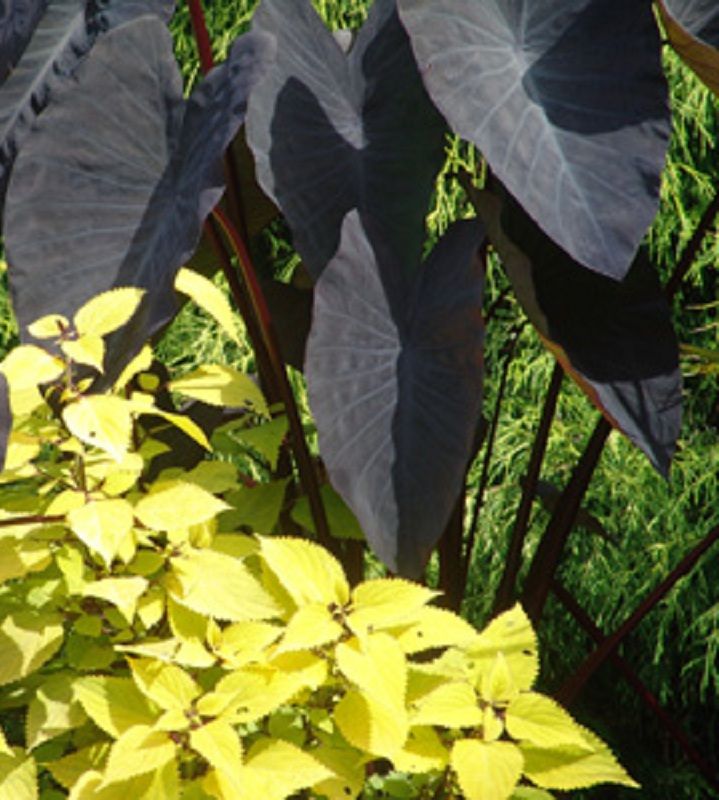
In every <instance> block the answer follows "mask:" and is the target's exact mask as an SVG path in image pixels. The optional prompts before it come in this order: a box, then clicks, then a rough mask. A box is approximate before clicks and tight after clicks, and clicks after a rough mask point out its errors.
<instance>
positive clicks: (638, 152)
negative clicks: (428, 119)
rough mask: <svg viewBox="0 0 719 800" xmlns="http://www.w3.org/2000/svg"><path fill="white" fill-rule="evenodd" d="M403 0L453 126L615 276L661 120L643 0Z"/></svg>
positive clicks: (660, 80)
mask: <svg viewBox="0 0 719 800" xmlns="http://www.w3.org/2000/svg"><path fill="white" fill-rule="evenodd" d="M398 5H399V10H400V16H401V18H402V21H403V22H404V24H405V25H406V26H407V29H408V31H409V33H410V38H411V40H412V46H413V48H414V51H415V55H416V56H417V61H418V63H419V66H420V70H421V71H422V76H423V78H424V80H425V83H426V85H427V88H428V89H429V92H430V94H431V96H432V99H433V100H434V102H435V103H436V104H437V106H438V108H439V109H440V110H441V111H442V112H443V114H444V115H445V117H446V118H447V120H448V121H449V123H450V125H451V126H452V128H453V129H454V131H455V133H458V134H459V135H460V136H462V137H463V138H465V139H467V140H469V141H471V142H473V143H474V144H475V145H477V147H479V149H480V150H481V151H482V153H483V154H484V156H486V158H487V160H488V161H489V164H490V166H491V167H492V170H493V172H494V173H495V174H496V176H497V177H498V178H499V179H500V180H501V181H502V182H503V183H504V184H505V185H506V186H507V188H508V189H509V191H510V192H511V193H512V194H513V195H514V196H515V197H517V198H520V199H521V202H522V205H523V206H524V208H526V210H527V212H528V213H529V214H530V215H531V216H532V218H533V219H535V220H536V221H537V223H538V224H539V225H540V226H541V227H542V229H543V230H544V231H546V232H547V233H548V234H549V235H550V236H551V237H552V238H553V239H554V240H555V241H556V242H557V243H558V244H559V245H561V246H562V247H563V248H564V249H565V250H566V251H567V252H569V253H570V254H571V255H572V256H573V257H574V258H575V259H576V260H577V261H579V262H580V263H582V264H583V265H584V266H586V267H588V268H589V269H592V270H596V271H597V272H599V273H601V274H603V275H609V276H611V277H613V278H616V279H619V278H622V277H623V276H624V275H625V274H626V271H627V269H628V268H629V265H630V263H631V261H632V258H633V257H634V254H635V252H636V250H637V247H638V246H639V243H640V241H641V240H642V237H643V236H644V233H645V232H646V229H647V227H648V226H649V224H650V223H651V221H652V219H653V218H654V216H655V214H656V211H657V206H658V201H659V176H660V173H661V171H662V169H663V167H664V156H665V152H666V148H667V143H668V141H669V132H670V115H669V108H668V104H667V87H666V82H665V80H664V75H663V72H662V64H661V43H660V39H659V32H658V30H657V26H656V24H655V21H654V16H653V14H652V8H651V4H650V3H649V2H633V3H631V4H630V5H627V3H626V2H625V0H604V1H603V2H596V0H563V2H562V3H557V2H556V0H514V1H513V2H507V1H506V0H398Z"/></svg>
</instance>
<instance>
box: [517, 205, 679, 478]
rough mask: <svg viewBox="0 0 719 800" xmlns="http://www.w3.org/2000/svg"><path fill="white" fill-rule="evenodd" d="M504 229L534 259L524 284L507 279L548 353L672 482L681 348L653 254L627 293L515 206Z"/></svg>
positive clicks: (634, 270) (640, 264)
mask: <svg viewBox="0 0 719 800" xmlns="http://www.w3.org/2000/svg"><path fill="white" fill-rule="evenodd" d="M502 225H503V228H504V231H505V232H506V234H507V236H508V238H509V239H510V240H511V241H512V242H514V243H515V244H516V245H517V246H518V247H519V246H521V249H522V251H523V252H524V253H526V255H527V256H528V257H529V261H528V262H526V263H525V266H524V267H522V266H519V269H524V270H526V271H528V272H529V275H526V274H525V275H524V279H522V276H521V275H519V276H518V275H517V273H516V267H515V272H514V274H513V270H512V268H511V266H510V268H509V269H508V272H509V274H510V278H511V279H512V284H513V286H514V288H515V291H516V292H517V296H518V298H519V300H520V302H521V303H522V304H523V306H524V307H525V310H527V312H528V316H529V317H530V319H531V321H532V322H533V323H534V325H535V326H536V327H537V329H538V331H539V333H540V334H541V335H542V337H543V338H544V340H545V343H546V344H547V345H548V347H549V348H550V350H552V351H553V352H554V354H555V355H556V356H557V357H558V358H559V360H560V362H561V363H562V366H563V367H564V368H565V370H566V371H567V372H568V373H569V375H570V377H572V379H573V380H574V381H575V382H576V383H577V384H578V385H579V386H580V388H581V389H582V390H583V391H584V392H585V393H586V394H587V395H588V396H589V398H590V400H592V402H593V403H594V404H595V405H596V406H597V407H598V408H599V409H600V411H602V413H603V414H604V415H605V416H606V417H607V418H608V419H609V421H610V422H611V423H612V424H613V425H614V426H615V427H616V428H618V429H619V430H621V431H622V432H623V433H625V434H626V435H627V436H628V437H629V439H631V441H632V442H634V444H636V445H637V447H639V448H640V449H641V450H642V451H643V452H644V453H645V454H646V455H647V457H648V458H649V460H650V461H651V463H652V464H653V466H654V467H655V468H656V469H657V470H658V471H659V472H660V473H661V474H663V475H665V476H666V475H667V474H668V472H669V466H670V463H671V459H672V456H673V454H674V450H675V448H676V441H677V438H678V436H679V428H680V424H681V408H682V406H681V404H682V380H681V372H680V370H679V345H678V342H677V338H676V334H675V333H674V329H673V327H672V324H671V309H670V306H669V303H668V302H667V300H666V298H665V296H664V293H663V291H662V288H661V286H660V283H659V279H658V277H657V275H656V273H655V271H654V269H653V267H652V265H651V263H650V262H649V259H648V257H647V255H646V252H645V251H644V250H640V252H639V253H638V255H637V256H636V258H635V259H634V261H633V263H632V266H631V268H630V270H629V273H628V274H627V276H626V277H625V278H624V280H623V281H622V282H620V283H618V282H616V281H613V280H611V279H609V278H606V277H604V276H602V275H597V274H595V273H592V272H589V271H587V270H584V269H582V268H581V266H580V265H579V264H577V263H576V262H575V261H574V260H573V259H572V258H571V257H570V256H568V255H567V254H566V253H564V252H563V251H562V250H561V249H560V248H558V247H557V246H556V245H555V244H554V243H553V242H552V241H551V240H550V239H549V238H548V237H547V236H546V235H545V234H544V233H543V232H542V231H541V230H540V229H539V228H538V227H537V226H536V225H535V224H534V223H533V222H532V220H531V219H530V218H529V217H528V215H527V214H526V213H525V212H524V211H523V210H522V209H521V207H520V206H519V205H518V204H517V203H516V202H515V201H513V200H512V198H510V197H507V198H506V202H505V205H504V209H503V212H502ZM530 262H531V263H530ZM518 278H519V279H518Z"/></svg>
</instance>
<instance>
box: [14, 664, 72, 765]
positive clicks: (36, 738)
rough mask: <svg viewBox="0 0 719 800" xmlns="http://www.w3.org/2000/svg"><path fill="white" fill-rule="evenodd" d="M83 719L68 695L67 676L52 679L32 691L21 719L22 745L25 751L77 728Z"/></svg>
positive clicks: (54, 676) (68, 683) (70, 687)
mask: <svg viewBox="0 0 719 800" xmlns="http://www.w3.org/2000/svg"><path fill="white" fill-rule="evenodd" d="M86 719H87V716H86V715H85V712H84V711H83V709H82V707H81V706H80V704H79V703H78V702H77V699H76V698H75V696H74V694H73V691H72V678H71V676H70V675H68V674H59V675H53V676H52V677H50V678H48V680H46V681H45V682H44V683H43V684H42V686H41V687H40V688H39V689H38V690H37V691H36V693H35V695H34V696H33V698H32V700H31V701H30V704H29V706H28V711H27V717H26V719H25V741H26V743H27V747H28V749H29V750H32V749H33V748H35V747H37V746H38V745H40V744H42V743H43V742H45V741H47V740H48V739H52V738H53V737H55V736H58V735H60V734H61V733H65V731H68V730H71V729H72V728H77V727H78V726H79V725H82V723H83V722H84V721H85V720H86Z"/></svg>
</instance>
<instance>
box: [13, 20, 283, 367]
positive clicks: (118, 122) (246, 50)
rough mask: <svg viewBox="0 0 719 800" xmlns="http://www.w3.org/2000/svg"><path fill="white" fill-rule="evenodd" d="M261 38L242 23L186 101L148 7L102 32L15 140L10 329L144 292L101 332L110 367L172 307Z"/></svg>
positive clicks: (261, 52)
mask: <svg viewBox="0 0 719 800" xmlns="http://www.w3.org/2000/svg"><path fill="white" fill-rule="evenodd" d="M269 47H270V43H269V41H268V40H267V39H266V38H265V37H260V36H257V35H246V36H243V37H240V38H239V39H238V40H237V41H236V43H235V45H234V46H233V47H232V50H231V52H230V55H229V56H228V59H227V61H226V62H224V63H223V64H222V65H221V66H219V67H218V68H216V69H215V70H213V71H212V72H211V73H210V74H209V75H208V76H207V78H206V79H205V80H203V81H202V82H201V83H200V84H199V86H198V87H197V89H196V90H195V91H194V92H193V94H192V95H191V97H190V99H189V100H188V101H187V102H184V101H183V98H182V83H181V78H180V74H179V70H178V68H177V64H176V62H175V59H174V55H173V51H172V39H171V36H170V34H169V32H168V31H167V29H166V27H165V25H164V24H163V23H162V22H161V20H160V19H159V18H157V17H153V16H143V17H140V18H138V19H136V20H133V21H131V22H129V23H127V24H125V25H121V26H119V27H118V28H115V29H114V30H112V31H110V32H109V33H108V34H106V35H105V36H103V37H102V38H101V39H100V40H99V41H98V42H97V44H96V45H95V47H94V48H93V50H92V52H91V53H90V55H89V56H88V58H87V59H86V60H85V61H84V62H83V63H82V64H81V65H80V67H79V68H78V69H77V71H76V74H75V76H74V80H73V81H72V83H69V82H68V83H67V84H66V85H65V86H63V87H62V91H61V92H60V91H58V93H57V96H56V97H55V98H54V99H53V102H52V103H51V105H50V106H49V108H48V109H47V110H46V111H45V112H44V113H43V115H42V117H41V118H40V119H39V120H38V123H37V127H36V129H35V130H34V131H33V134H32V136H31V137H30V138H29V139H28V141H27V143H26V145H25V146H24V147H23V150H22V151H21V153H20V155H19V157H18V159H17V163H16V166H15V170H14V172H13V177H12V180H11V183H10V187H9V191H8V204H7V219H6V230H5V236H6V246H7V252H8V262H9V264H10V273H9V274H10V280H11V289H12V297H13V302H14V306H15V312H16V315H17V317H18V322H19V324H20V329H21V336H22V337H23V338H25V339H27V333H26V331H25V328H26V326H27V325H28V324H29V323H30V322H32V321H33V320H35V319H37V318H39V317H41V316H43V315H45V314H48V313H51V312H56V313H61V314H64V315H65V316H67V317H70V316H72V315H73V313H74V312H75V310H76V309H77V308H78V307H79V306H81V305H82V304H83V303H84V302H85V301H87V300H88V299H89V298H90V297H92V296H94V295H96V294H98V293H99V292H101V291H105V290H107V289H109V288H111V287H114V286H129V285H131V286H138V287H142V288H146V289H149V290H150V291H149V292H148V294H147V295H146V297H145V299H144V300H143V302H142V304H141V306H140V309H139V311H138V313H137V314H136V315H135V316H134V317H133V319H132V320H131V321H130V323H129V324H128V326H127V327H126V328H125V329H123V331H122V332H121V333H118V334H117V335H114V336H113V337H111V339H110V341H109V343H108V352H107V359H106V379H107V380H108V381H111V380H113V379H114V377H116V376H117V375H118V373H119V371H120V370H121V369H122V367H123V366H124V364H125V363H127V361H129V359H130V358H131V357H132V356H133V355H134V354H135V353H136V352H137V351H138V350H139V348H140V347H141V345H142V344H143V343H144V341H145V340H146V339H147V338H148V337H149V336H150V335H152V334H153V333H154V332H156V331H157V330H159V329H160V328H161V327H162V325H164V324H165V323H167V322H168V321H169V320H170V319H171V318H172V316H173V314H174V311H175V301H174V292H173V283H174V278H175V274H176V272H177V270H178V269H179V267H180V266H181V265H182V264H183V263H184V262H185V261H186V260H187V259H188V258H189V256H190V255H191V254H192V251H193V250H194V247H195V246H196V244H197V241H198V239H199V236H200V232H201V226H202V223H203V221H204V219H205V217H206V216H207V215H208V214H209V213H210V211H211V210H212V208H213V207H214V205H215V204H216V202H217V201H218V199H219V197H220V195H221V193H222V191H223V184H224V180H223V174H222V166H221V155H222V153H223V151H224V149H225V148H226V146H227V145H228V143H229V142H230V140H231V139H232V137H233V136H234V134H235V133H236V131H237V128H238V127H239V125H240V124H241V122H242V121H243V119H244V114H245V104H246V99H247V95H248V93H249V88H250V84H251V82H252V80H253V79H254V77H255V75H256V73H257V71H258V69H260V68H261V67H262V65H264V63H265V61H266V58H267V56H268V51H269Z"/></svg>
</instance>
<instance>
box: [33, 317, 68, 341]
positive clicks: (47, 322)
mask: <svg viewBox="0 0 719 800" xmlns="http://www.w3.org/2000/svg"><path fill="white" fill-rule="evenodd" d="M69 327H70V320H69V319H68V318H67V317H63V315H62V314H46V315H45V316H44V317H40V319H38V320H35V322H33V323H32V325H28V326H27V332H28V333H29V334H30V336H34V337H35V338H36V339H56V338H57V337H58V336H60V334H61V333H63V332H64V331H66V330H68V329H69Z"/></svg>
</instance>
